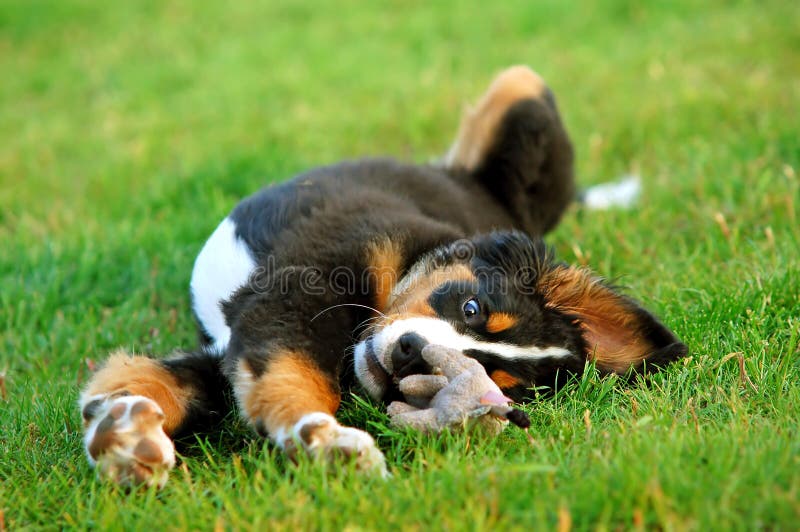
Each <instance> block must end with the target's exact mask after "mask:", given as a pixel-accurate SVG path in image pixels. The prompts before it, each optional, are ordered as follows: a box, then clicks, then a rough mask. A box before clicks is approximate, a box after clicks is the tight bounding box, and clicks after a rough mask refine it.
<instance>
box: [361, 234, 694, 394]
mask: <svg viewBox="0 0 800 532" xmlns="http://www.w3.org/2000/svg"><path fill="white" fill-rule="evenodd" d="M429 343H435V344H439V345H445V346H448V347H452V348H455V349H459V350H461V351H463V352H464V353H465V354H466V355H468V356H471V357H473V358H475V359H477V360H478V361H480V362H481V363H482V364H483V365H484V367H486V370H487V373H488V374H489V376H490V377H491V378H492V379H493V380H494V381H495V382H496V383H497V384H498V385H499V386H500V387H501V388H502V389H503V390H504V391H506V393H508V394H510V395H511V396H512V397H514V398H515V399H522V398H524V397H525V396H526V395H527V390H528V389H529V388H530V387H531V386H532V385H533V384H534V383H536V384H545V382H542V381H547V380H548V379H551V378H553V376H554V375H556V374H557V373H558V372H559V371H560V372H561V374H562V375H563V374H566V373H568V372H580V371H581V370H582V369H583V366H584V363H585V361H586V360H592V361H594V362H595V363H596V367H597V368H598V369H599V370H600V371H602V372H608V373H612V372H613V373H625V372H627V371H629V370H630V369H631V368H633V369H634V370H642V369H646V368H645V365H647V366H649V367H655V366H660V365H664V364H666V363H668V362H670V361H672V360H675V359H677V358H680V357H682V356H684V355H685V354H686V351H687V349H686V346H685V345H684V344H682V343H681V342H680V341H679V340H678V339H677V338H676V337H675V335H674V334H673V333H672V332H671V331H670V330H669V329H667V328H666V327H665V326H664V325H662V324H661V323H660V322H659V321H658V320H657V319H656V318H655V317H654V316H653V315H652V314H650V313H649V312H647V311H646V310H644V309H643V308H642V307H641V306H640V305H638V304H637V303H636V302H635V301H633V300H632V299H630V298H628V297H626V296H624V295H621V294H619V293H618V292H616V291H615V290H614V289H613V288H612V287H610V286H608V285H606V284H604V283H603V282H602V281H601V280H600V279H598V278H597V277H595V276H593V275H592V274H591V273H590V272H589V271H587V270H585V269H583V268H575V267H569V266H566V265H564V264H559V263H554V262H553V261H552V257H551V255H550V253H549V252H548V250H547V248H546V247H545V246H544V244H543V243H542V242H541V241H539V240H532V239H530V238H529V237H528V236H526V235H525V234H523V233H519V232H504V233H493V234H490V235H486V236H480V237H477V238H475V239H472V240H469V241H458V242H456V243H454V244H451V245H449V246H445V247H443V248H440V249H437V250H436V251H434V252H431V253H429V254H428V255H425V256H424V257H422V258H421V259H420V260H419V261H418V262H417V263H416V264H415V265H414V266H413V267H411V268H410V269H409V271H408V272H407V274H406V275H405V276H404V277H403V278H402V279H400V281H399V282H398V283H397V284H396V285H395V286H394V288H393V290H392V292H391V294H390V296H389V298H388V302H387V306H386V312H385V316H383V317H382V318H380V319H379V320H378V321H377V322H375V323H374V324H373V325H372V326H371V327H370V329H369V330H367V331H366V332H365V333H364V334H363V336H362V339H361V342H359V343H358V345H357V346H356V348H355V365H356V375H357V376H358V379H359V381H360V382H361V384H362V385H363V386H364V388H365V389H366V390H367V392H368V393H369V394H370V395H372V396H373V397H374V398H376V399H385V400H389V399H394V398H396V393H397V387H396V383H397V381H398V380H399V379H401V378H403V377H405V376H407V375H412V374H417V373H427V372H429V371H430V370H431V368H429V367H428V366H427V364H426V363H425V361H424V360H423V359H422V357H421V351H422V348H423V347H424V346H425V345H427V344H429Z"/></svg>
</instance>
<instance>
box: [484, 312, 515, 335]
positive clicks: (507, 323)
mask: <svg viewBox="0 0 800 532" xmlns="http://www.w3.org/2000/svg"><path fill="white" fill-rule="evenodd" d="M517 321H518V320H517V317H516V316H513V315H511V314H507V313H505V312H492V313H491V314H490V315H489V319H488V320H486V330H487V331H488V332H490V333H492V334H496V333H499V332H503V331H507V330H508V329H510V328H511V327H513V326H514V325H516V324H517Z"/></svg>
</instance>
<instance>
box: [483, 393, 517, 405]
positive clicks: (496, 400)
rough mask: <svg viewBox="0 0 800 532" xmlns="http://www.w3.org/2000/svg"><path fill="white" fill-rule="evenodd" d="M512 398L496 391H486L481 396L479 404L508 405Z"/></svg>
mask: <svg viewBox="0 0 800 532" xmlns="http://www.w3.org/2000/svg"><path fill="white" fill-rule="evenodd" d="M512 402H513V400H512V399H510V398H508V397H506V396H505V395H503V394H501V393H497V392H494V391H492V392H486V393H485V394H483V395H482V396H481V404H482V405H498V406H499V405H503V406H505V405H508V404H509V403H512Z"/></svg>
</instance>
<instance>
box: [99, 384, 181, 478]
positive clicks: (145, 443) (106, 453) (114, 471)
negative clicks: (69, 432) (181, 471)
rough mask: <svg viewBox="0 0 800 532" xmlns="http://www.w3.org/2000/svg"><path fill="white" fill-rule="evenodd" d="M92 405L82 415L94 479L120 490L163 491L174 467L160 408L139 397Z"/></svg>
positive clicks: (127, 397)
mask: <svg viewBox="0 0 800 532" xmlns="http://www.w3.org/2000/svg"><path fill="white" fill-rule="evenodd" d="M96 401H98V399H93V400H92V401H90V402H89V403H88V404H87V407H84V409H83V411H84V421H85V423H86V426H87V429H86V436H85V439H84V443H85V444H86V453H87V454H88V456H89V461H90V462H91V463H93V464H94V465H95V467H96V468H97V474H98V476H100V477H101V478H107V479H110V480H113V481H114V482H116V483H117V484H120V485H123V486H141V485H144V486H158V487H159V488H160V487H163V486H164V484H165V483H166V482H167V478H168V476H169V470H170V469H172V468H173V467H174V466H175V447H174V445H173V443H172V440H170V439H169V437H168V436H167V435H166V434H165V433H164V429H163V427H162V424H163V423H164V413H163V412H162V411H161V408H160V407H159V406H158V405H157V404H156V403H155V402H153V401H152V400H150V399H148V398H146V397H141V396H116V397H109V398H106V399H105V400H101V402H100V403H97V402H96ZM89 406H91V408H89Z"/></svg>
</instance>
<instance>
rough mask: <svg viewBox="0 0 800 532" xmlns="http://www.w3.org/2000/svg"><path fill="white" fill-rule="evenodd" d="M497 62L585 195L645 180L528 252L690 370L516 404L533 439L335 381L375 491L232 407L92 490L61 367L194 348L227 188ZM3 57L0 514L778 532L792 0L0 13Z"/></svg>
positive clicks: (797, 326) (9, 2) (785, 482)
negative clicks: (540, 94)
mask: <svg viewBox="0 0 800 532" xmlns="http://www.w3.org/2000/svg"><path fill="white" fill-rule="evenodd" d="M514 63H527V64H530V65H531V66H532V67H533V68H535V69H536V70H538V71H539V72H540V73H541V74H542V75H543V76H544V77H545V78H546V79H547V80H548V82H549V83H550V85H551V87H552V88H553V89H554V91H555V93H556V95H557V97H558V101H559V104H560V108H561V111H562V114H563V115H564V118H565V121H566V123H567V126H568V128H569V129H570V132H571V134H572V137H573V140H574V143H575V147H576V151H577V158H578V159H577V169H578V174H579V179H580V181H581V182H582V183H583V184H591V183H597V182H602V181H607V180H609V179H613V178H615V177H616V176H618V175H620V174H622V173H625V172H638V173H640V174H641V175H642V177H643V184H644V189H645V192H644V196H643V198H642V201H641V203H640V205H639V206H638V207H637V208H636V209H634V210H631V211H608V212H583V211H581V210H578V209H574V210H573V211H572V212H571V213H570V214H569V215H568V216H567V217H566V219H565V221H564V223H563V224H562V226H561V227H560V228H559V229H558V230H557V231H556V232H555V233H554V234H553V235H551V236H550V237H549V241H550V242H551V243H552V244H553V245H555V246H556V248H557V249H558V250H559V252H560V255H561V257H562V258H563V259H565V260H567V261H571V262H579V263H583V262H585V263H588V264H590V265H591V266H592V267H593V268H595V269H596V270H597V271H598V272H600V273H601V274H603V275H606V276H610V277H615V278H620V279H621V282H622V283H623V284H625V285H626V286H628V287H629V291H630V293H631V294H633V295H635V296H636V297H638V298H640V299H642V300H644V301H645V303H646V304H647V305H649V306H650V307H651V308H653V309H654V310H655V311H657V313H659V314H660V315H661V316H662V317H663V318H664V320H665V321H666V322H667V323H668V324H669V325H670V326H671V327H672V328H673V329H675V330H676V332H677V333H678V334H679V335H680V336H681V337H683V338H684V339H685V340H686V341H687V343H688V344H689V345H690V348H691V350H692V357H691V358H690V359H688V360H687V362H686V363H685V364H681V365H677V366H675V367H673V368H671V369H670V371H668V372H667V373H665V374H664V375H661V376H659V377H658V378H657V379H656V380H655V382H654V383H653V384H652V385H651V386H649V387H644V386H640V387H633V388H631V387H626V386H622V385H620V384H619V383H617V382H616V381H614V380H613V379H604V380H599V379H597V378H594V377H592V376H587V377H586V378H584V379H583V380H582V381H580V382H576V383H574V384H573V386H571V387H570V388H568V389H567V390H565V391H563V392H562V393H560V394H559V396H558V397H557V398H556V399H555V400H552V401H546V402H543V403H542V404H537V405H533V406H531V407H530V409H529V411H530V412H531V414H532V416H533V418H534V427H535V430H534V432H533V434H534V437H535V439H536V442H537V443H536V445H533V446H531V445H530V444H529V442H528V441H527V440H526V439H525V437H524V436H523V435H521V434H519V433H518V432H514V431H509V432H508V433H506V434H505V435H504V436H503V437H502V438H500V439H498V440H497V441H494V442H480V443H479V442H473V441H471V440H470V439H469V438H468V437H466V436H454V435H443V436H440V437H436V438H426V437H421V436H415V435H413V434H397V433H395V432H394V431H393V430H392V429H390V428H388V427H387V426H386V420H385V418H384V417H382V414H381V413H380V412H379V411H378V408H377V407H376V406H375V405H369V404H364V403H363V402H360V401H358V400H357V398H354V399H351V400H350V401H348V405H347V407H346V408H345V411H344V412H343V416H344V418H345V419H347V420H349V421H350V422H352V423H354V424H356V425H358V426H362V427H366V428H367V429H368V430H370V432H372V433H373V434H374V435H375V436H376V437H377V438H378V440H379V442H380V444H381V446H382V448H383V449H384V450H385V451H386V452H387V455H388V457H389V460H390V462H391V465H392V467H393V469H394V471H395V478H394V479H393V480H392V481H391V482H389V483H387V484H382V483H380V482H374V481H367V480H364V479H359V478H357V477H354V476H352V475H348V474H343V475H327V474H326V473H325V471H324V470H323V468H321V467H320V466H318V465H316V464H301V466H300V467H299V468H293V467H286V466H285V464H284V463H283V461H282V458H281V457H279V456H276V453H275V452H274V451H273V450H272V449H270V448H269V447H268V446H266V445H263V444H262V443H261V442H253V441H251V440H249V439H246V441H245V443H240V442H241V441H242V440H241V437H242V436H245V435H246V434H247V433H246V431H245V429H244V428H243V427H242V426H241V425H240V424H239V423H237V422H236V421H235V420H232V421H231V422H230V423H229V424H228V425H227V426H226V430H225V432H224V433H223V434H222V435H219V436H217V435H215V436H212V437H209V438H208V439H205V440H202V441H200V442H197V443H194V444H193V445H191V446H190V448H189V450H188V451H187V456H186V459H185V461H184V464H185V473H182V472H181V471H180V470H178V471H176V472H175V473H174V474H173V475H172V479H171V482H170V484H169V485H168V488H167V489H166V490H165V492H163V493H162V494H155V493H153V492H147V493H137V494H130V495H129V494H125V493H122V492H120V491H119V490H116V489H115V488H113V487H111V486H107V485H103V484H98V483H96V482H95V481H94V479H93V474H92V472H91V470H90V469H89V468H88V466H87V465H86V462H85V459H84V457H83V455H82V449H81V443H80V419H79V415H78V412H77V408H76V407H75V401H76V397H77V390H78V389H79V385H80V383H81V382H83V381H85V379H86V377H87V375H88V372H89V368H90V367H91V366H92V365H93V364H94V363H96V362H99V361H100V360H102V359H103V358H104V356H105V353H106V352H107V350H109V349H111V348H114V347H117V346H125V347H127V348H130V349H135V350H137V351H143V352H148V353H154V354H163V353H167V352H169V351H170V350H172V349H174V348H176V347H179V346H183V347H187V346H191V345H192V344H193V342H194V335H195V333H194V328H193V324H192V320H191V317H190V311H189V305H188V297H187V287H188V280H189V274H190V271H191V265H192V261H193V259H194V256H195V254H196V253H197V251H198V250H199V249H200V246H201V245H202V243H203V241H204V239H205V238H206V236H207V235H208V234H210V232H211V230H212V229H213V228H214V227H215V226H216V224H217V223H218V221H219V220H220V219H221V218H222V217H224V216H225V215H226V214H227V212H228V211H229V210H230V209H231V208H232V207H233V205H235V203H236V202H237V201H238V200H239V199H240V198H241V197H243V196H244V195H247V194H249V193H251V192H253V191H255V190H256V189H258V188H259V187H260V186H262V185H264V184H266V183H269V182H273V181H276V180H281V179H285V178H288V177H290V176H291V175H292V174H293V173H295V172H298V171H300V170H303V169H306V168H309V167H311V166H315V165H319V164H324V163H328V162H333V161H336V160H339V159H342V158H347V157H354V156H362V155H383V154H389V155H395V156H398V157H402V158H405V159H411V160H416V161H426V160H428V159H430V158H431V157H434V156H437V155H438V154H441V153H442V152H443V151H444V150H445V149H446V147H447V146H448V143H449V142H450V140H451V138H452V136H453V134H454V132H455V128H456V126H457V123H458V119H459V116H460V113H461V111H462V110H463V108H464V106H465V104H466V103H468V102H469V101H472V100H474V99H475V98H476V97H477V96H478V95H479V94H480V93H481V92H482V91H483V90H484V88H485V87H486V85H487V83H488V82H489V81H490V80H491V78H492V76H493V75H494V74H495V73H496V72H497V71H499V70H500V69H502V68H503V67H505V66H507V65H509V64H514ZM0 72H2V73H3V75H2V82H1V83H0V320H2V330H0V375H3V382H4V385H5V394H4V396H3V397H2V399H1V400H0V427H1V430H0V479H2V484H0V516H2V519H0V523H2V522H5V524H6V526H7V527H8V528H10V529H24V528H28V527H30V528H34V529H39V528H42V529H50V528H52V529H60V528H71V527H75V528H101V529H102V528H153V527H159V528H170V529H190V528H191V529H210V528H220V527H221V528H223V529H224V528H231V527H232V528H248V527H253V528H266V527H269V528H275V529H287V528H297V527H302V528H319V529H339V528H345V527H348V528H350V529H361V528H364V529H375V528H389V527H399V528H404V529H420V528H429V527H431V528H435V529H438V528H458V529H461V528H467V529H475V530H478V529H485V528H494V527H506V528H511V529H523V528H531V527H537V526H538V527H539V528H542V527H545V528H554V527H566V526H567V525H569V524H571V525H573V526H575V527H576V528H581V529H582V528H598V529H607V528H636V527H646V528H650V527H657V528H665V529H707V528H739V529H752V528H775V529H780V528H793V526H796V523H797V522H798V519H799V518H800V503H798V500H800V495H799V492H800V480H799V479H798V475H796V473H795V472H796V471H797V470H800V458H798V452H799V451H800V439H799V438H798V430H797V419H798V415H799V414H800V411H799V410H800V409H799V408H798V407H799V406H800V391H799V390H800V389H799V388H798V384H797V383H798V380H799V378H800V365H799V364H798V337H800V259H798V249H800V229H798V219H797V218H798V210H800V193H799V192H800V185H799V184H798V179H799V178H798V176H797V172H798V171H800V142H799V140H798V116H800V76H798V73H799V72H800V9H799V8H798V7H797V5H796V3H794V2H779V1H765V2H727V1H721V0H712V1H708V2H703V3H699V2H690V1H674V2H647V3H640V2H631V1H623V0H609V1H599V0H598V1H590V0H589V1H582V2H575V3H572V2H560V1H541V2H539V1H537V2H530V1H522V0H509V1H505V2H498V3H487V2H455V1H441V2H416V1H404V2H357V1H353V0H348V1H341V2H336V3H328V2H320V1H314V2H299V1H293V0H292V1H282V2H264V3H260V2H235V3H227V4H226V3H219V2H207V1H202V2H173V1H168V2H162V1H131V2H122V3H116V4H113V5H111V4H108V3H102V2H96V1H83V0H62V1H39V0H31V1H14V0H0ZM731 353H741V354H742V355H741V356H742V360H743V366H742V367H743V368H744V371H745V372H746V374H747V377H748V378H749V382H748V381H747V380H746V379H744V378H743V375H744V374H743V373H741V372H740V368H739V365H738V363H737V361H738V359H739V357H738V356H737V355H734V356H732V357H728V355H729V354H731ZM586 410H588V411H589V412H590V414H589V419H590V422H591V428H590V427H589V425H588V424H586V423H585V422H584V412H585V411H586ZM0 528H1V526H0Z"/></svg>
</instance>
